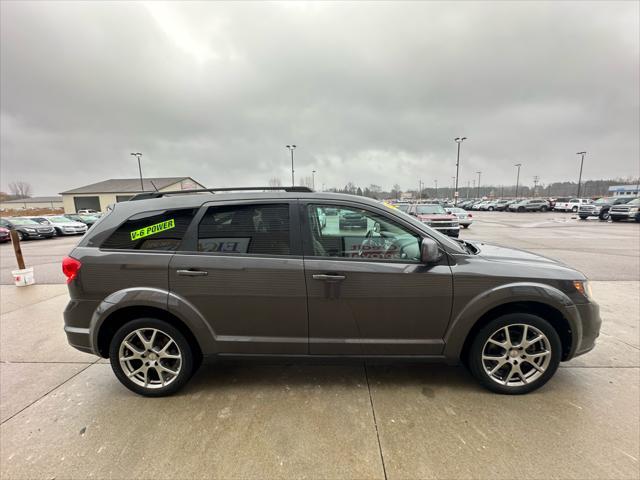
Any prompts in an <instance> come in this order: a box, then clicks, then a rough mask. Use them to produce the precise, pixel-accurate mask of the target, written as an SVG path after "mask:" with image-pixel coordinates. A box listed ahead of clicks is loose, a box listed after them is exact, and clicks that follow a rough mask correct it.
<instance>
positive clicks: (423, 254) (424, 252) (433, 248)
mask: <svg viewBox="0 0 640 480" xmlns="http://www.w3.org/2000/svg"><path fill="white" fill-rule="evenodd" d="M441 257H442V254H441V253H440V247H439V246H438V243H437V242H436V241H435V240H434V239H432V238H430V237H425V238H423V239H422V242H421V243H420V261H421V262H422V263H436V262H437V261H438V260H440V258H441Z"/></svg>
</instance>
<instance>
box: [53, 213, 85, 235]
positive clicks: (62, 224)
mask: <svg viewBox="0 0 640 480" xmlns="http://www.w3.org/2000/svg"><path fill="white" fill-rule="evenodd" d="M44 218H46V219H47V220H48V221H49V222H50V223H51V225H52V226H53V228H55V229H56V235H84V234H85V233H87V226H86V225H85V224H84V223H82V222H76V221H75V220H71V219H70V218H67V217H65V216H63V215H51V216H46V217H44Z"/></svg>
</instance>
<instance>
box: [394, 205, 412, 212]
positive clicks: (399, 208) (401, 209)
mask: <svg viewBox="0 0 640 480" xmlns="http://www.w3.org/2000/svg"><path fill="white" fill-rule="evenodd" d="M409 206H410V205H409V204H408V203H405V204H398V205H396V208H397V209H398V210H400V211H402V212H406V211H407V210H409Z"/></svg>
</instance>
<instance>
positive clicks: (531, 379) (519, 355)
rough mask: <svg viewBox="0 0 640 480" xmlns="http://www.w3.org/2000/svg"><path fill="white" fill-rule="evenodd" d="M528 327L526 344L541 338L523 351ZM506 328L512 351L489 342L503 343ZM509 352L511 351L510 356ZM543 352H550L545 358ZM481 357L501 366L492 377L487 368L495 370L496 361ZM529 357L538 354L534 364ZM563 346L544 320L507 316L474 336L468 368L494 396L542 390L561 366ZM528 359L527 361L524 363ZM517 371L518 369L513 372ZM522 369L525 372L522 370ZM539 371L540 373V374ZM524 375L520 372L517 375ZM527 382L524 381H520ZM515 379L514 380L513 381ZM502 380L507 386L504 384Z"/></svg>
mask: <svg viewBox="0 0 640 480" xmlns="http://www.w3.org/2000/svg"><path fill="white" fill-rule="evenodd" d="M525 326H526V327H527V331H528V334H527V338H528V339H529V341H531V340H533V339H534V338H535V337H536V336H538V335H540V334H542V336H543V339H541V340H539V341H537V342H532V343H531V344H530V345H529V346H527V347H525V348H524V349H523V348H521V344H522V333H523V331H524V327H525ZM505 327H509V328H508V331H509V332H510V338H511V343H512V345H513V348H512V349H507V348H503V347H499V346H497V345H496V344H493V343H490V342H489V339H491V338H493V339H494V340H498V341H502V342H503V343H504V342H505V340H506V338H505V335H504V332H505ZM502 350H504V351H505V353H504V356H503V355H502ZM511 352H514V354H513V355H512V354H511ZM544 352H549V353H547V354H546V355H544ZM483 353H484V354H488V355H489V356H496V358H498V359H499V360H500V361H501V362H503V365H502V366H501V367H500V368H498V370H497V371H496V373H495V374H493V375H490V372H487V369H495V368H496V367H497V366H498V364H499V362H498V361H495V362H494V361H493V360H484V361H483V359H482V357H483ZM514 355H515V356H514ZM531 355H537V357H536V358H533V362H535V364H536V365H538V368H534V367H533V366H532V363H533V362H531V359H532V357H531ZM561 356H562V343H561V342H560V336H559V335H558V332H556V330H555V329H554V328H553V326H552V325H551V324H550V323H549V322H548V321H546V320H545V319H543V318H541V317H538V316H537V315H531V314H528V313H510V314H507V315H503V316H501V317H498V318H495V319H493V320H491V321H490V322H489V323H488V324H487V325H485V326H484V327H482V328H481V329H480V331H479V332H478V333H477V334H476V336H475V338H474V339H473V342H472V344H471V348H470V349H469V357H468V359H467V361H468V365H469V369H470V370H471V373H472V374H473V376H474V377H476V379H477V380H478V381H479V382H480V384H482V386H484V387H485V388H487V389H489V390H491V391H492V392H495V393H501V394H506V395H521V394H524V393H529V392H532V391H533V390H537V389H538V388H540V387H542V386H543V385H544V384H545V383H547V382H548V381H549V379H550V378H551V377H552V376H553V375H554V374H555V372H556V370H557V369H558V365H560V358H561ZM527 358H528V359H529V360H527ZM516 369H517V370H516ZM522 369H524V370H522ZM540 370H543V371H542V372H541V371H540ZM520 372H523V373H520ZM521 375H523V376H524V379H528V380H527V382H524V381H523V376H521ZM516 377H517V378H518V380H515V378H516ZM504 378H506V380H507V381H508V382H509V383H512V384H511V385H510V384H509V383H507V384H505V383H504Z"/></svg>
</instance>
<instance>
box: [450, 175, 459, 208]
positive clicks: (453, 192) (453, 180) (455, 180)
mask: <svg viewBox="0 0 640 480" xmlns="http://www.w3.org/2000/svg"><path fill="white" fill-rule="evenodd" d="M456 183H458V177H451V196H452V197H454V199H455V196H456ZM454 202H455V200H454ZM454 204H455V203H454Z"/></svg>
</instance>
